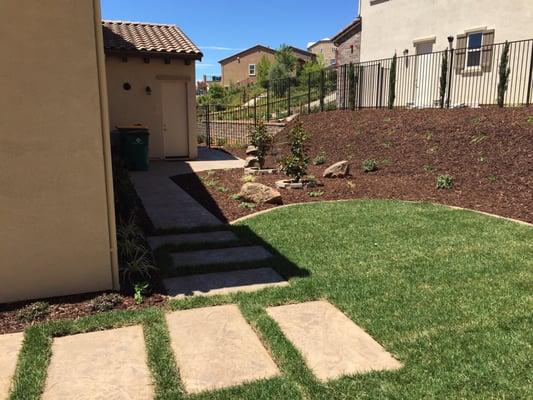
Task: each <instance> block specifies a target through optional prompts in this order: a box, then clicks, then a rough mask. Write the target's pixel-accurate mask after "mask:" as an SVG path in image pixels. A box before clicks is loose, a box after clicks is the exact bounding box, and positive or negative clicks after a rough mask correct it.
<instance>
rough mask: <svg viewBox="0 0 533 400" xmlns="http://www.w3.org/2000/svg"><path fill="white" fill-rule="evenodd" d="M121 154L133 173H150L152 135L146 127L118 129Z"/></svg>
mask: <svg viewBox="0 0 533 400" xmlns="http://www.w3.org/2000/svg"><path fill="white" fill-rule="evenodd" d="M117 129H118V131H119V132H120V150H121V151H120V153H121V155H122V158H123V159H124V160H125V161H126V164H127V165H128V168H129V169H130V170H131V171H148V165H149V162H148V148H149V142H150V140H149V138H150V133H149V132H148V129H147V128H144V127H136V126H132V127H117Z"/></svg>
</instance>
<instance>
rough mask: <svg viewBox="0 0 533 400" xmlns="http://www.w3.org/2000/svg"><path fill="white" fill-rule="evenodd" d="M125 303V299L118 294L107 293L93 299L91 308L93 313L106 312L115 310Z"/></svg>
mask: <svg viewBox="0 0 533 400" xmlns="http://www.w3.org/2000/svg"><path fill="white" fill-rule="evenodd" d="M123 302H124V298H123V297H122V296H121V295H120V294H118V293H105V294H102V295H100V296H98V297H95V298H94V299H92V300H91V301H90V303H89V307H90V308H91V311H93V312H106V311H110V310H113V309H114V308H116V307H117V306H118V305H120V304H122V303H123Z"/></svg>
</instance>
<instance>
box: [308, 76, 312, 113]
mask: <svg viewBox="0 0 533 400" xmlns="http://www.w3.org/2000/svg"><path fill="white" fill-rule="evenodd" d="M307 114H311V73H309V74H308V75H307Z"/></svg>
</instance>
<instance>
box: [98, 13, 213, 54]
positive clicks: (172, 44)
mask: <svg viewBox="0 0 533 400" xmlns="http://www.w3.org/2000/svg"><path fill="white" fill-rule="evenodd" d="M102 25H103V32H104V49H105V51H106V52H107V53H110V52H116V53H129V54H132V53H141V54H158V55H172V56H177V55H179V56H180V57H185V58H193V59H201V58H202V56H203V54H202V52H201V51H200V49H199V48H198V47H196V45H195V44H194V43H193V42H192V41H191V40H190V39H189V38H188V37H187V36H186V35H185V34H184V33H183V31H182V30H181V29H180V28H178V27H177V26H176V25H164V24H150V23H142V22H124V21H103V22H102Z"/></svg>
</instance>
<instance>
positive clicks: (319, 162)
mask: <svg viewBox="0 0 533 400" xmlns="http://www.w3.org/2000/svg"><path fill="white" fill-rule="evenodd" d="M325 162H326V153H325V152H323V151H321V152H320V153H319V154H318V155H317V156H316V157H315V158H314V159H313V165H323V164H324V163H325Z"/></svg>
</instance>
